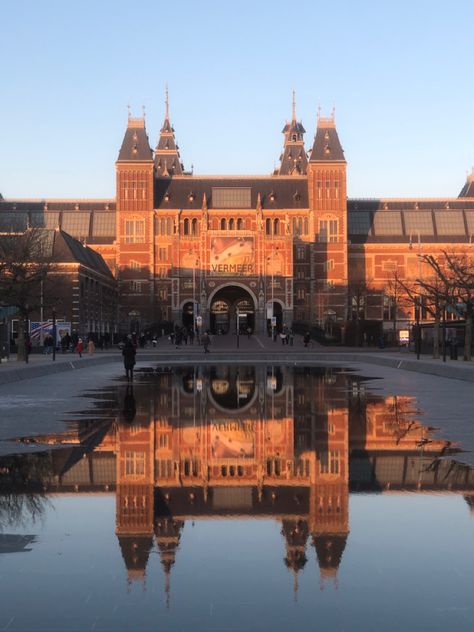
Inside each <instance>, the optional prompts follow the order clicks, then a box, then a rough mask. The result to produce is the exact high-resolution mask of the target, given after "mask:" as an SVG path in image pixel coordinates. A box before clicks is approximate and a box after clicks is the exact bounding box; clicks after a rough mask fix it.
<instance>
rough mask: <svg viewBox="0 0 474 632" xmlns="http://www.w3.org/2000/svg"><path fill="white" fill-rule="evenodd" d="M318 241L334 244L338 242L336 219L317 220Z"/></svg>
mask: <svg viewBox="0 0 474 632" xmlns="http://www.w3.org/2000/svg"><path fill="white" fill-rule="evenodd" d="M318 241H320V242H326V243H327V242H330V243H336V242H337V241H338V221H337V219H321V220H319V235H318Z"/></svg>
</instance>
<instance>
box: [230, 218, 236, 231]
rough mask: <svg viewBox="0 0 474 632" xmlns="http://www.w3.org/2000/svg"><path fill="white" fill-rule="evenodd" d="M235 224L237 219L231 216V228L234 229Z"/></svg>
mask: <svg viewBox="0 0 474 632" xmlns="http://www.w3.org/2000/svg"><path fill="white" fill-rule="evenodd" d="M234 224H235V220H234V218H233V217H231V218H230V220H229V230H234Z"/></svg>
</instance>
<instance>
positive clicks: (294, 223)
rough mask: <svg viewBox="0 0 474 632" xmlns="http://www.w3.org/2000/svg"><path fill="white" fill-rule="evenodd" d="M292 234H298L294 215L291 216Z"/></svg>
mask: <svg viewBox="0 0 474 632" xmlns="http://www.w3.org/2000/svg"><path fill="white" fill-rule="evenodd" d="M293 234H294V235H297V234H298V224H297V222H296V217H293Z"/></svg>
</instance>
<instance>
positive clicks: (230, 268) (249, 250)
mask: <svg viewBox="0 0 474 632" xmlns="http://www.w3.org/2000/svg"><path fill="white" fill-rule="evenodd" d="M209 271H210V273H211V275H218V276H236V275H239V276H252V275H254V274H255V249H254V240H253V237H239V238H236V237H213V238H212V239H211V252H210V261H209Z"/></svg>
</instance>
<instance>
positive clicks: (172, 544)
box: [155, 516, 184, 605]
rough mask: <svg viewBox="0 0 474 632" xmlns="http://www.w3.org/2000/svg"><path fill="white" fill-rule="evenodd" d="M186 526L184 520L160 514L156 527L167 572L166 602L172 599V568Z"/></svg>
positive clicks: (165, 571)
mask: <svg viewBox="0 0 474 632" xmlns="http://www.w3.org/2000/svg"><path fill="white" fill-rule="evenodd" d="M183 527H184V522H183V521H182V520H174V519H173V518H172V517H163V516H160V517H159V518H158V519H157V523H156V527H155V536H156V544H157V546H158V550H159V553H160V558H161V565H162V566H163V571H164V573H165V593H166V604H167V605H169V599H170V576H171V568H172V566H173V565H174V563H175V561H176V551H177V549H178V546H179V541H180V539H181V531H182V529H183Z"/></svg>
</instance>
